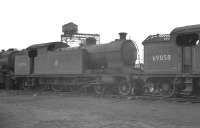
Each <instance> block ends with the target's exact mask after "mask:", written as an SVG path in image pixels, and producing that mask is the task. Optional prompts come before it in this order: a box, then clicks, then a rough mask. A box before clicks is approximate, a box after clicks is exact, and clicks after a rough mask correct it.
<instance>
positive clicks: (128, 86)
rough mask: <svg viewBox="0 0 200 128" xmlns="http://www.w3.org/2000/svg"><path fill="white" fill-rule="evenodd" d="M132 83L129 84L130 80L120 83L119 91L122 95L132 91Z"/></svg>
mask: <svg viewBox="0 0 200 128" xmlns="http://www.w3.org/2000/svg"><path fill="white" fill-rule="evenodd" d="M131 90H132V89H131V84H129V83H128V82H126V81H125V80H123V81H120V82H119V84H118V91H119V94H120V95H122V96H127V95H129V94H130V93H131Z"/></svg>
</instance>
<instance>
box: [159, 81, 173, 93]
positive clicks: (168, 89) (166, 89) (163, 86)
mask: <svg viewBox="0 0 200 128" xmlns="http://www.w3.org/2000/svg"><path fill="white" fill-rule="evenodd" d="M160 94H161V95H162V96H164V97H172V96H174V94H175V87H174V86H173V84H171V83H170V82H169V81H163V82H161V83H160Z"/></svg>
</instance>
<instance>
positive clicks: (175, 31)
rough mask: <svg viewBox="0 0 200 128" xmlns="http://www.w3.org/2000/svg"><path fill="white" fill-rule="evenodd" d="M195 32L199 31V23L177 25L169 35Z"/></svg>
mask: <svg viewBox="0 0 200 128" xmlns="http://www.w3.org/2000/svg"><path fill="white" fill-rule="evenodd" d="M195 32H200V24H196V25H188V26H183V27H177V28H175V29H173V30H172V31H171V33H170V35H174V34H180V33H195Z"/></svg>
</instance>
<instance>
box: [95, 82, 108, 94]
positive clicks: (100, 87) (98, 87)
mask: <svg viewBox="0 0 200 128" xmlns="http://www.w3.org/2000/svg"><path fill="white" fill-rule="evenodd" d="M93 87H94V92H95V93H96V94H97V95H102V94H104V91H105V87H104V86H103V85H102V84H97V85H94V86H93Z"/></svg>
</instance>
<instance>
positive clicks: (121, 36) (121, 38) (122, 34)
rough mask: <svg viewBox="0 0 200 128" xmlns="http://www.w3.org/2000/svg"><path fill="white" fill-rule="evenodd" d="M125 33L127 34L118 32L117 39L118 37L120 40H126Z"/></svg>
mask: <svg viewBox="0 0 200 128" xmlns="http://www.w3.org/2000/svg"><path fill="white" fill-rule="evenodd" d="M126 35H127V33H126V32H120V33H119V39H120V40H126Z"/></svg>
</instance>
